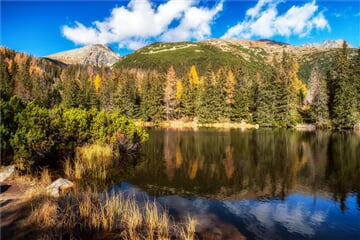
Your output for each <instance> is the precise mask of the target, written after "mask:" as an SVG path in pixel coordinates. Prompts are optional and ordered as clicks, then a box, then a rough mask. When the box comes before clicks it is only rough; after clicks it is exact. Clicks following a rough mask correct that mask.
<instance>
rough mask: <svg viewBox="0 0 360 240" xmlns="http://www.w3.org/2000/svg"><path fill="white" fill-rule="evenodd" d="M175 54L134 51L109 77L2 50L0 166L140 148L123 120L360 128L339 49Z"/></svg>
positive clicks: (348, 59)
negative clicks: (115, 147) (69, 153)
mask: <svg viewBox="0 0 360 240" xmlns="http://www.w3.org/2000/svg"><path fill="white" fill-rule="evenodd" d="M181 44H182V46H183V47H184V49H185V50H184V49H183V50H184V51H181V54H177V56H176V57H174V56H173V55H171V54H172V53H173V51H174V50H176V49H173V48H174V47H175V46H172V47H171V50H170V51H163V52H161V51H162V50H164V49H163V47H164V46H162V47H161V46H158V44H153V45H150V46H148V47H146V48H145V49H144V50H146V51H153V52H154V51H155V50H156V49H157V47H160V48H158V49H157V50H156V51H160V52H161V54H160V55H159V56H156V55H153V54H143V52H141V51H140V52H139V51H138V52H135V53H134V54H132V55H130V56H128V57H126V58H124V59H122V60H120V61H119V62H118V63H117V64H116V65H115V66H114V67H112V68H110V67H97V66H89V65H64V64H60V63H58V62H55V61H51V60H49V59H41V58H35V57H32V56H29V55H27V54H24V53H17V52H15V51H13V50H10V49H7V48H3V47H1V48H0V53H1V66H0V70H1V71H0V74H1V75H0V79H1V150H2V151H1V154H2V159H12V157H13V156H15V158H17V159H18V160H19V161H23V160H24V159H30V158H31V159H36V158H37V157H38V158H41V156H45V155H46V154H50V153H53V152H61V151H64V150H67V149H69V148H70V149H71V148H73V147H74V146H76V145H79V144H82V143H84V142H87V141H99V140H101V141H104V142H110V141H113V140H111V139H114V137H115V136H116V134H117V130H118V129H119V128H122V129H123V131H124V132H126V133H127V135H128V136H129V138H131V139H134V138H136V139H135V140H134V141H138V140H139V136H142V135H143V133H141V132H140V130H139V129H136V128H135V127H130V125H131V124H130V125H129V123H128V120H126V119H122V118H121V116H126V117H128V118H131V119H141V120H143V121H151V122H155V123H157V122H161V121H164V120H182V121H194V120H196V121H198V122H200V123H215V122H246V123H253V124H259V125H260V126H268V127H291V126H295V125H297V124H301V123H311V124H315V125H316V126H318V127H329V128H354V127H356V126H357V127H358V126H359V123H360V50H359V49H358V50H357V53H356V54H353V52H354V51H353V50H351V51H352V54H349V49H348V48H347V45H346V43H344V45H343V48H340V49H336V50H335V49H332V50H331V51H328V52H322V54H318V55H317V56H318V58H316V55H315V54H313V55H312V57H309V55H307V54H308V53H306V54H305V55H302V56H307V58H306V57H303V58H302V59H299V61H298V60H297V58H296V55H294V53H293V52H290V53H288V52H287V51H285V50H284V49H283V51H281V52H279V51H277V52H275V53H274V52H272V53H271V54H269V53H268V52H266V51H265V50H264V49H262V50H261V49H260V48H256V49H255V50H253V49H252V50H251V49H250V50H247V51H248V55H243V54H240V53H239V52H238V53H236V52H235V56H234V54H230V53H229V52H226V51H220V50H219V49H218V48H216V47H214V46H210V45H204V44H194V45H190V46H189V45H186V44H185V43H181ZM184 44H185V45H184ZM177 46H179V45H177ZM144 50H143V51H144ZM243 50H244V49H242V50H241V51H243ZM254 51H255V52H257V53H254ZM194 52H196V53H199V55H196V54H192V53H194ZM148 55H149V56H148ZM254 59H256V60H254ZM299 62H300V64H299ZM300 72H302V73H303V74H302V77H304V76H308V77H307V79H306V81H304V80H301V79H300V78H299V73H300ZM306 72H308V73H306ZM305 73H306V74H305ZM119 119H120V120H119ZM121 119H122V120H121ZM119 121H120V122H119ZM128 125H129V127H126V126H128ZM131 126H132V125H131ZM99 129H100V130H99ZM106 129H107V130H106ZM99 131H100V132H99ZM135 132H136V134H135ZM134 134H135V135H134ZM34 156H35V157H34Z"/></svg>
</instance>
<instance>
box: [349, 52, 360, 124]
mask: <svg viewBox="0 0 360 240" xmlns="http://www.w3.org/2000/svg"><path fill="white" fill-rule="evenodd" d="M351 76H352V82H353V85H354V87H355V89H356V93H355V94H356V96H357V98H356V105H357V124H360V48H359V49H358V50H357V55H356V57H355V58H354V60H353V61H352V63H351Z"/></svg>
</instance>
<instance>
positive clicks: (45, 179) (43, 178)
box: [40, 168, 51, 185]
mask: <svg viewBox="0 0 360 240" xmlns="http://www.w3.org/2000/svg"><path fill="white" fill-rule="evenodd" d="M40 182H41V183H42V184H47V185H48V184H50V183H51V174H50V173H49V169H47V168H44V169H43V170H42V171H41V174H40Z"/></svg>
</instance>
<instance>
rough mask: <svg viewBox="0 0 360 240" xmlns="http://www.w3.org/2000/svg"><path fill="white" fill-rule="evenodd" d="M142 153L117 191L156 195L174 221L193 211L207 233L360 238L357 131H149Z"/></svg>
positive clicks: (236, 236) (225, 236)
mask: <svg viewBox="0 0 360 240" xmlns="http://www.w3.org/2000/svg"><path fill="white" fill-rule="evenodd" d="M142 156H143V161H141V162H142V164H141V165H138V166H136V167H135V169H134V171H133V174H132V175H131V176H130V177H128V178H127V179H126V182H122V183H121V184H120V185H119V186H117V187H114V189H115V190H116V191H130V192H131V194H136V195H139V196H141V197H140V198H141V199H144V198H153V197H156V199H157V201H158V202H159V203H160V204H161V205H163V206H166V208H167V209H168V210H169V211H170V213H171V214H172V215H173V216H174V217H175V218H176V219H182V218H184V217H186V216H187V215H188V214H191V215H192V216H193V217H194V218H196V219H197V220H198V221H199V223H200V224H199V226H198V229H197V230H198V231H199V232H201V233H202V234H203V236H207V235H210V237H209V238H211V237H212V238H213V239H245V238H247V239H309V238H310V239H360V226H359V224H358V223H359V222H360V211H359V210H360V200H359V196H360V157H359V156H360V136H359V135H356V134H354V133H352V132H326V131H316V132H297V131H291V130H247V131H238V130H224V131H218V130H210V129H199V130H198V131H191V130H187V131H186V130H185V131H184V130H182V131H180V130H171V129H166V130H164V129H151V130H150V139H149V141H148V142H146V143H145V144H144V145H143V147H142ZM128 183H129V184H128ZM114 189H113V190H114ZM219 234H220V235H219ZM214 236H215V237H214ZM216 236H217V237H216ZM219 236H220V237H219Z"/></svg>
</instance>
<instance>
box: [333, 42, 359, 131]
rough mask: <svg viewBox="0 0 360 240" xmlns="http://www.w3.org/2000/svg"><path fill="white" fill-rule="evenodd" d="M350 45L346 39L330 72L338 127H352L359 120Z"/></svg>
mask: <svg viewBox="0 0 360 240" xmlns="http://www.w3.org/2000/svg"><path fill="white" fill-rule="evenodd" d="M350 73H351V72H350V61H349V56H348V45H347V43H346V42H345V41H344V43H343V46H342V48H341V49H340V50H339V51H337V53H336V55H335V65H334V67H333V69H332V70H331V71H330V72H329V74H328V77H330V79H329V82H330V84H329V87H330V93H331V94H330V100H331V101H330V113H331V119H332V121H333V124H334V126H335V127H336V128H352V127H353V126H354V125H355V123H356V121H357V101H356V100H357V95H356V89H355V88H354V86H353V83H352V81H351V80H352V79H351V77H350Z"/></svg>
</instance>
